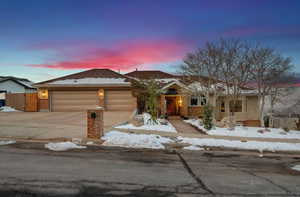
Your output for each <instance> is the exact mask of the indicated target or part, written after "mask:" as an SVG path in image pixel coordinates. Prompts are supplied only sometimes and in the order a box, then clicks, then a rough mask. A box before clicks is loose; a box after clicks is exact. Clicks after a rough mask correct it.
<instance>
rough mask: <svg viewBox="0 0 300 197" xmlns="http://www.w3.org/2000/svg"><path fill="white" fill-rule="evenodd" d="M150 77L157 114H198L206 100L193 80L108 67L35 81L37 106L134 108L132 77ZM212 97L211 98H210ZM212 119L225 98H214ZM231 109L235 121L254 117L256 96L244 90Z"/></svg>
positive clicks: (224, 108) (221, 112)
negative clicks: (158, 90) (157, 95)
mask: <svg viewBox="0 0 300 197" xmlns="http://www.w3.org/2000/svg"><path fill="white" fill-rule="evenodd" d="M141 79H146V80H147V79H154V80H156V81H157V82H159V84H160V87H161V88H162V90H164V91H163V92H164V93H163V94H162V95H160V98H159V100H160V114H162V115H163V114H165V115H169V116H172V115H174V116H176V115H181V116H184V117H195V116H199V115H201V112H202V107H203V105H205V104H206V102H207V99H206V98H205V96H204V95H200V96H199V94H198V95H194V93H193V87H194V86H197V83H195V81H190V82H187V81H186V80H184V78H183V77H182V76H177V75H172V74H169V73H165V72H161V71H134V72H130V73H127V74H125V75H122V74H119V73H116V72H114V71H112V70H109V69H92V70H88V71H84V72H80V73H76V74H72V75H68V76H65V77H60V78H57V79H52V80H48V81H44V82H40V83H37V84H35V87H37V88H38V89H39V99H40V101H39V104H40V106H39V109H40V110H42V111H44V110H48V111H84V110H86V109H88V108H95V107H96V106H102V107H104V109H105V110H107V111H124V110H125V111H134V110H135V109H136V108H137V107H139V106H138V105H137V103H138V102H137V98H136V97H134V96H133V95H134V94H133V87H132V85H131V81H132V80H141ZM212 100H213V99H212ZM215 102H216V105H217V112H216V118H217V119H218V120H221V119H222V118H224V117H225V116H226V115H227V112H228V110H229V109H230V101H229V99H227V98H226V97H224V96H223V97H222V96H220V97H218V99H215ZM238 104H239V105H238V107H236V108H235V109H234V110H235V112H236V113H235V116H236V118H237V120H240V121H244V120H258V119H259V118H258V97H257V96H256V95H255V94H254V93H253V92H251V91H245V92H244V94H243V95H242V96H241V99H240V100H239V101H238Z"/></svg>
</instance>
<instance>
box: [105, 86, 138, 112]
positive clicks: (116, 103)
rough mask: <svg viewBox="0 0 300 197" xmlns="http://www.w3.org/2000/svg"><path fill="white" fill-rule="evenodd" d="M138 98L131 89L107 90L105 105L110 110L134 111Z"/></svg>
mask: <svg viewBox="0 0 300 197" xmlns="http://www.w3.org/2000/svg"><path fill="white" fill-rule="evenodd" d="M135 106H136V99H135V97H134V96H132V94H131V91H120V90H119V91H113V90H108V91H105V107H106V110H108V111H133V110H134V109H135Z"/></svg>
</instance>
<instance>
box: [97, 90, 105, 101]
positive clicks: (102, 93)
mask: <svg viewBox="0 0 300 197" xmlns="http://www.w3.org/2000/svg"><path fill="white" fill-rule="evenodd" d="M98 95H99V97H100V98H101V99H103V98H104V89H99V91H98Z"/></svg>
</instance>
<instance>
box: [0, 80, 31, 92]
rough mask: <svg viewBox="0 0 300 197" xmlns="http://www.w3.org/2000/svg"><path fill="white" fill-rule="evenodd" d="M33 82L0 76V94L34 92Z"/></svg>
mask: <svg viewBox="0 0 300 197" xmlns="http://www.w3.org/2000/svg"><path fill="white" fill-rule="evenodd" d="M32 84H33V82H31V81H29V80H28V79H23V78H17V77H6V76H0V92H5V93H30V92H36V88H34V87H33V86H32Z"/></svg>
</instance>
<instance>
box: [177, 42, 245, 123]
mask: <svg viewBox="0 0 300 197" xmlns="http://www.w3.org/2000/svg"><path fill="white" fill-rule="evenodd" d="M249 58H250V47H249V45H248V44H247V43H246V42H242V41H239V40H224V39H220V40H219V41H217V42H208V43H207V44H206V45H205V46H204V48H201V49H198V50H197V51H196V52H194V53H189V54H188V55H187V56H186V57H185V59H184V65H182V66H181V67H180V71H181V72H182V73H184V74H185V75H187V76H190V77H195V76H197V77H199V78H198V81H199V82H200V84H201V87H202V88H201V90H202V91H204V92H205V94H206V96H207V98H208V99H209V95H210V93H212V92H213V93H214V94H215V98H216V97H218V96H219V95H220V94H221V93H222V94H225V96H227V97H229V98H230V100H232V101H233V104H234V106H235V105H236V103H237V100H238V99H239V98H240V95H241V93H242V89H243V88H242V87H244V86H245V85H246V84H247V83H248V82H249V76H250V74H249V73H250V64H251V61H250V59H249ZM203 76H206V77H207V78H205V79H204V80H203ZM220 80H221V81H220ZM220 85H222V86H220ZM221 87H222V88H221ZM221 89H223V91H220V90H221ZM228 116H230V117H232V116H233V113H230V111H228ZM230 120H233V118H231V119H230ZM232 122H233V121H232Z"/></svg>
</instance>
